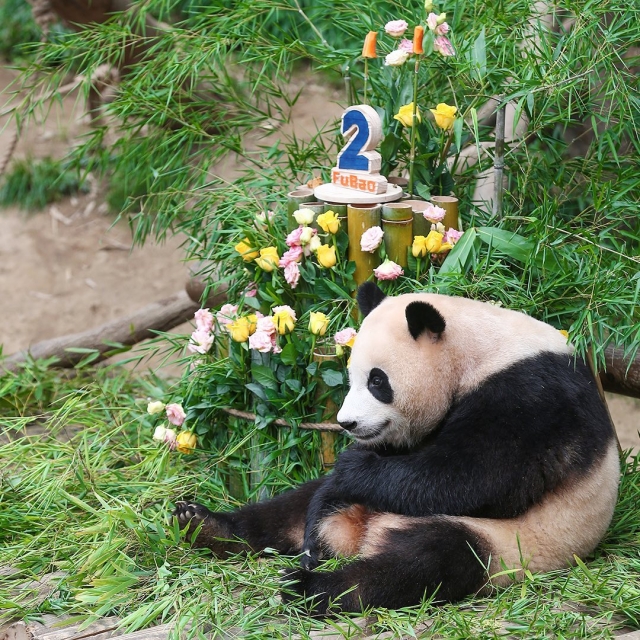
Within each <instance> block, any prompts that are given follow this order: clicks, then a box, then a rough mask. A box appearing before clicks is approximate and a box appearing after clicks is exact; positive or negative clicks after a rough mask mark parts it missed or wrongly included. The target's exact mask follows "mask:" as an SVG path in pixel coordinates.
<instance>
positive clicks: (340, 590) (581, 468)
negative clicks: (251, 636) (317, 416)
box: [175, 283, 619, 613]
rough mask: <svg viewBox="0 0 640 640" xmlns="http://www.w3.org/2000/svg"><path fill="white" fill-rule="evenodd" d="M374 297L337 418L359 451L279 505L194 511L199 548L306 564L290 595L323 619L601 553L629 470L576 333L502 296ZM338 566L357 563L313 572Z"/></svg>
mask: <svg viewBox="0 0 640 640" xmlns="http://www.w3.org/2000/svg"><path fill="white" fill-rule="evenodd" d="M358 303H359V305H360V308H361V311H362V312H363V315H364V316H365V319H364V321H363V323H362V327H361V329H360V331H359V333H358V338H357V340H356V343H355V345H354V348H353V351H352V354H351V361H350V366H349V377H350V390H349V393H348V395H347V397H346V398H345V401H344V403H343V405H342V407H341V409H340V411H339V413H338V420H339V422H340V423H341V425H342V426H343V427H344V428H345V429H346V430H348V431H349V432H350V434H351V435H352V437H353V438H354V440H355V443H354V444H353V445H352V446H351V447H350V448H349V449H347V450H346V451H345V452H344V453H342V454H341V455H340V456H339V458H338V460H337V463H336V466H335V469H334V471H333V472H332V473H331V474H329V475H327V476H325V477H323V478H321V479H319V480H314V481H312V482H309V483H306V484H304V485H302V486H301V487H300V488H298V489H295V490H292V491H289V492H286V493H284V494H282V495H280V496H277V497H276V498H273V499H272V500H269V501H267V502H264V503H259V504H254V505H247V506H245V507H243V508H241V509H239V510H238V511H235V512H232V513H212V512H210V511H209V510H208V509H206V508H205V507H202V506H200V505H197V504H193V503H186V502H179V503H177V507H176V511H175V515H176V516H177V517H178V519H179V521H180V523H181V524H182V525H183V526H186V525H187V524H189V523H190V524H191V526H192V527H195V525H197V524H200V523H202V527H201V530H200V532H199V534H198V536H197V539H196V540H195V543H196V545H198V546H203V547H209V548H210V549H212V550H213V551H214V553H217V554H224V553H227V552H237V551H241V550H243V549H247V550H249V549H250V550H253V551H260V550H262V549H264V548H266V547H271V548H275V549H276V550H278V551H279V552H281V553H286V554H300V553H302V554H303V555H302V562H301V564H302V567H301V568H300V569H297V570H294V571H292V572H290V573H289V574H288V576H287V578H288V580H290V581H291V585H290V586H289V587H288V590H289V592H293V593H297V594H304V595H306V596H314V600H313V602H314V608H315V610H316V611H317V612H320V613H323V612H325V611H326V610H327V608H328V607H329V604H330V603H331V602H334V603H336V605H337V606H339V607H340V608H341V609H342V610H346V611H361V610H362V609H363V608H366V607H370V606H374V607H389V608H397V607H403V606H408V605H413V604H418V603H419V602H420V601H421V599H422V598H423V597H425V595H426V596H430V595H433V594H434V593H435V594H436V599H437V600H443V601H453V600H458V599H460V598H463V597H465V596H466V595H469V594H472V593H476V592H478V591H481V590H482V589H483V588H484V587H487V586H489V585H490V584H505V583H508V582H509V581H510V580H512V579H513V578H514V577H515V578H517V577H519V575H521V573H522V568H523V567H525V568H527V569H529V570H532V571H547V570H551V569H558V568H562V567H564V566H567V565H568V564H570V563H571V562H572V561H573V558H574V555H576V556H584V555H586V554H588V553H590V552H591V551H592V550H593V549H594V548H595V546H596V545H597V544H598V542H599V541H600V540H601V539H602V537H603V535H604V533H605V532H606V529H607V527H608V525H609V523H610V521H611V517H612V514H613V509H614V506H615V502H616V498H617V488H618V480H619V460H618V454H617V446H616V441H615V436H614V432H613V428H612V425H611V422H610V420H609V417H608V414H607V411H606V408H605V407H604V405H603V404H602V401H601V400H600V397H599V395H598V392H597V388H596V385H595V382H594V380H593V377H592V375H591V372H590V370H589V368H588V367H587V366H586V365H585V363H584V362H582V361H580V360H576V359H575V358H574V356H573V354H572V351H571V347H570V345H568V344H567V342H566V339H565V337H564V336H563V335H562V334H561V333H560V332H558V331H557V330H555V329H554V328H553V327H551V326H549V325H546V324H544V323H542V322H538V321H537V320H534V319H532V318H529V317H528V316H525V315H523V314H520V313H517V312H514V311H509V310H505V309H501V308H499V307H496V306H493V305H489V304H486V303H482V302H477V301H472V300H467V299H463V298H452V297H448V296H441V295H437V294H407V295H403V296H399V297H394V298H385V297H384V294H383V293H382V291H381V290H380V289H379V288H378V287H377V286H376V285H374V284H372V283H367V284H365V285H363V286H362V287H361V288H360V290H359V292H358ZM333 555H347V556H352V555H353V556H357V558H356V559H355V560H354V561H353V562H351V563H349V564H347V565H346V566H344V567H343V568H342V569H339V570H337V571H332V572H323V571H313V569H314V568H315V567H316V565H317V564H318V561H319V560H320V558H322V557H327V556H333ZM505 566H506V567H507V568H509V569H512V570H513V571H512V572H511V573H510V574H506V573H505V572H504V568H505ZM498 573H500V574H501V575H500V576H497V577H496V574H498ZM345 592H346V593H345ZM283 597H285V599H289V598H290V597H291V595H290V594H289V593H287V591H285V592H284V593H283Z"/></svg>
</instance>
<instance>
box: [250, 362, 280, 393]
mask: <svg viewBox="0 0 640 640" xmlns="http://www.w3.org/2000/svg"><path fill="white" fill-rule="evenodd" d="M251 377H252V378H253V379H254V380H255V381H256V382H258V383H259V384H261V385H262V386H264V387H268V388H271V389H276V388H277V384H276V383H277V381H276V376H275V374H274V373H273V370H272V369H271V368H270V367H267V366H266V365H263V364H252V365H251Z"/></svg>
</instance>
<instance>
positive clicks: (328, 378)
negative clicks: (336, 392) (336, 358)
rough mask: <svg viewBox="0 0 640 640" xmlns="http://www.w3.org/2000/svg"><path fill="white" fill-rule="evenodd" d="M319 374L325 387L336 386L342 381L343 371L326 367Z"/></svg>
mask: <svg viewBox="0 0 640 640" xmlns="http://www.w3.org/2000/svg"><path fill="white" fill-rule="evenodd" d="M320 375H321V377H322V380H323V382H324V383H325V384H326V385H327V387H338V386H340V385H341V384H343V383H344V373H343V372H342V371H334V370H332V369H327V370H325V371H323V372H322V373H321V374H320Z"/></svg>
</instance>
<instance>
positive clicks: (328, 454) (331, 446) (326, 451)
mask: <svg viewBox="0 0 640 640" xmlns="http://www.w3.org/2000/svg"><path fill="white" fill-rule="evenodd" d="M335 360H337V356H336V352H335V347H333V346H324V345H316V348H315V349H314V351H313V361H314V362H317V363H318V366H319V367H321V366H322V363H323V362H327V361H330V362H331V361H335ZM326 393H327V387H326V386H325V385H324V384H322V382H318V390H317V392H316V399H317V400H320V398H321V397H322V396H323V395H325V394H326ZM337 413H338V407H337V406H336V403H335V402H334V401H333V400H332V399H331V398H328V397H327V398H326V402H325V405H324V408H322V416H321V420H322V421H323V422H324V421H327V422H328V421H333V420H335V418H336V415H337ZM320 439H321V443H322V444H321V450H320V461H321V462H322V467H323V468H324V469H327V468H328V467H332V466H333V465H334V464H335V462H336V434H335V432H331V431H322V432H321V433H320Z"/></svg>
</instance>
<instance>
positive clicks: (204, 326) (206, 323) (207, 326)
mask: <svg viewBox="0 0 640 640" xmlns="http://www.w3.org/2000/svg"><path fill="white" fill-rule="evenodd" d="M193 317H194V318H195V321H196V329H198V331H211V329H213V313H211V311H209V309H198V310H197V311H196V312H195V314H194V316H193Z"/></svg>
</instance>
